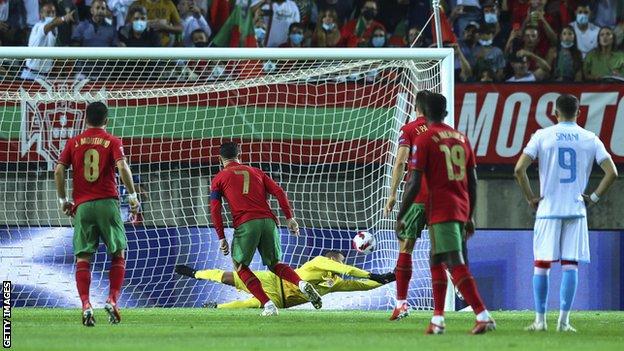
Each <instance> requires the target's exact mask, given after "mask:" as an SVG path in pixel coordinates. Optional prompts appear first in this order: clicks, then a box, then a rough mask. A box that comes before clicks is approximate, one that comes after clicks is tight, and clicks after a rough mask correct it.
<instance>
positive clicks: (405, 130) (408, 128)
mask: <svg viewBox="0 0 624 351" xmlns="http://www.w3.org/2000/svg"><path fill="white" fill-rule="evenodd" d="M426 131H427V120H426V119H425V118H424V117H418V118H416V119H415V120H414V121H412V122H410V123H407V124H406V125H404V126H403V127H401V136H399V146H407V147H409V149H410V155H409V158H408V163H407V169H408V170H410V171H411V170H413V169H414V168H416V140H417V139H418V138H419V137H420V136H421V135H422V134H423V133H424V132H426ZM427 197H428V192H427V181H426V180H425V177H423V178H422V181H421V182H420V192H419V193H418V195H417V196H416V197H415V198H414V203H417V204H424V203H425V202H426V201H427Z"/></svg>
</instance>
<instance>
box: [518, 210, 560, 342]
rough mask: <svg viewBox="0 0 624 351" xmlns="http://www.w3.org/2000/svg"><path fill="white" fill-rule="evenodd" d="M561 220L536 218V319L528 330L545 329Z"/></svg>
mask: <svg viewBox="0 0 624 351" xmlns="http://www.w3.org/2000/svg"><path fill="white" fill-rule="evenodd" d="M560 233H561V220H558V219H541V218H538V219H536V220H535V229H534V232H533V260H534V268H533V299H534V302H535V320H534V321H533V323H532V324H531V325H529V326H528V327H526V328H525V330H527V331H545V330H547V329H548V326H547V323H546V312H547V302H548V285H549V272H550V263H551V262H552V261H556V260H559V253H560V248H559V239H560V235H561V234H560Z"/></svg>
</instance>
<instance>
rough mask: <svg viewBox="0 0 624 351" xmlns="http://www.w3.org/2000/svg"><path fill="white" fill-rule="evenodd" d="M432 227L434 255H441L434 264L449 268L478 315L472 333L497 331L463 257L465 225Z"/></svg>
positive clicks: (458, 287)
mask: <svg viewBox="0 0 624 351" xmlns="http://www.w3.org/2000/svg"><path fill="white" fill-rule="evenodd" d="M431 227H432V228H433V236H434V237H435V238H434V241H435V250H436V251H435V252H434V255H435V256H437V255H441V256H438V257H436V258H435V259H434V260H433V261H432V263H434V264H437V263H439V262H440V261H442V262H443V263H444V264H445V265H446V266H447V267H448V268H449V270H450V271H451V277H452V279H453V282H454V283H455V286H456V287H457V289H458V290H459V291H460V292H461V294H462V296H463V297H464V300H465V301H466V302H467V303H468V304H469V305H470V307H472V310H473V311H474V313H475V315H476V324H475V327H474V328H473V329H472V333H473V334H481V333H485V332H486V331H490V330H494V329H496V323H495V322H494V320H493V319H492V317H491V316H490V313H489V312H488V310H487V309H486V307H485V304H484V303H483V300H481V296H480V294H479V290H478V288H477V283H476V281H475V279H474V277H473V276H472V274H471V273H470V269H469V268H468V266H467V265H466V263H465V261H464V258H463V255H462V242H463V237H464V224H463V223H461V222H445V223H438V224H434V225H432V226H431ZM432 247H433V246H432Z"/></svg>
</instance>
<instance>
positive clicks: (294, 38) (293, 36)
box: [290, 33, 303, 45]
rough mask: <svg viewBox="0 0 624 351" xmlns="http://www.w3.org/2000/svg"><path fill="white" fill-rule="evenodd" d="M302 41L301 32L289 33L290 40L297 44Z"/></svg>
mask: <svg viewBox="0 0 624 351" xmlns="http://www.w3.org/2000/svg"><path fill="white" fill-rule="evenodd" d="M302 41H303V34H299V33H293V34H291V35H290V42H291V43H293V44H295V45H299V44H301V42H302Z"/></svg>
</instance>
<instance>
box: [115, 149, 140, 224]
mask: <svg viewBox="0 0 624 351" xmlns="http://www.w3.org/2000/svg"><path fill="white" fill-rule="evenodd" d="M116 165H117V170H118V171H119V178H121V182H122V183H123V185H124V186H125V187H126V189H128V203H129V204H130V211H131V212H132V213H135V214H136V213H137V212H138V211H139V197H138V196H137V193H136V189H135V187H134V180H132V171H131V170H130V166H129V165H128V162H126V159H125V158H121V159H118V160H117V164H116Z"/></svg>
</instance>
